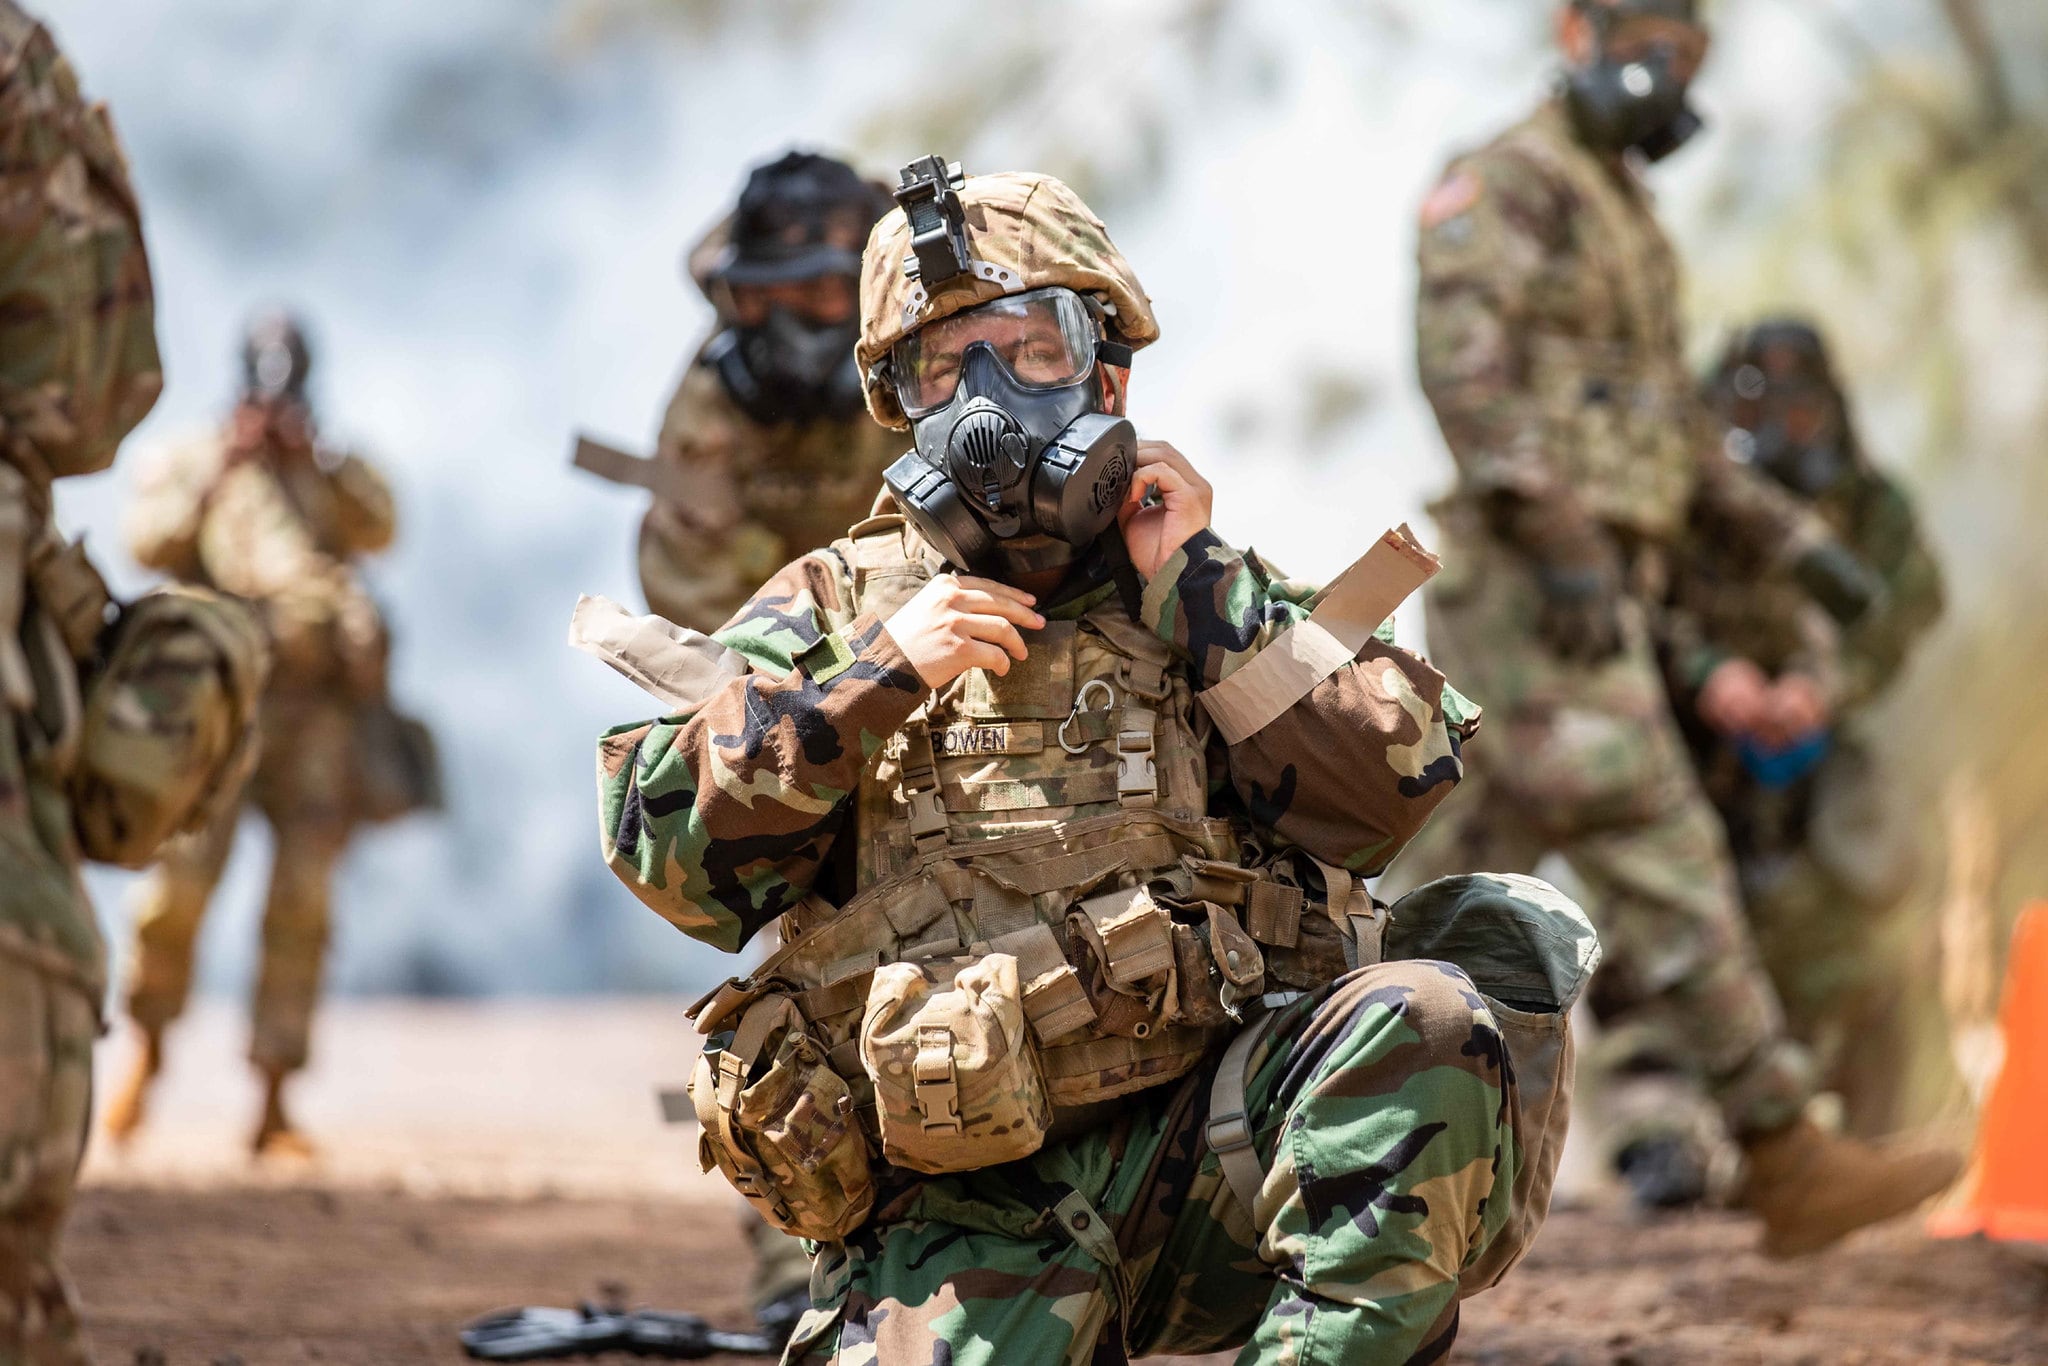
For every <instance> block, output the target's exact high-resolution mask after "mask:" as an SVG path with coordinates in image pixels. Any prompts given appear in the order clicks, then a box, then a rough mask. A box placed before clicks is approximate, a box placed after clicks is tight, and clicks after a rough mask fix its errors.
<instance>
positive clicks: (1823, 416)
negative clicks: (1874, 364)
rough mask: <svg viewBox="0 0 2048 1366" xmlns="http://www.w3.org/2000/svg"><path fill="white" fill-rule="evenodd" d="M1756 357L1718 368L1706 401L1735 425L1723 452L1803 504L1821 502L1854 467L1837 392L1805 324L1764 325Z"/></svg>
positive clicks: (1755, 341)
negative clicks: (1765, 477)
mask: <svg viewBox="0 0 2048 1366" xmlns="http://www.w3.org/2000/svg"><path fill="white" fill-rule="evenodd" d="M1750 335H1751V344H1752V346H1753V347H1754V348H1755V353H1754V354H1753V355H1752V356H1750V357H1748V358H1742V357H1740V356H1738V357H1734V358H1731V359H1730V360H1728V361H1725V362H1723V369H1722V372H1721V374H1722V377H1721V378H1720V379H1719V380H1718V381H1717V385H1718V387H1717V388H1716V389H1715V390H1714V392H1713V394H1712V398H1713V400H1714V401H1715V402H1717V403H1718V404H1719V405H1720V407H1721V410H1722V412H1723V413H1724V414H1725V415H1726V416H1727V417H1728V419H1729V420H1730V421H1731V422H1732V423H1733V424H1734V425H1733V426H1732V428H1731V430H1730V432H1729V438H1728V440H1729V450H1730V451H1731V452H1732V453H1733V454H1734V455H1735V457H1736V458H1737V459H1739V460H1742V461H1743V462H1745V463H1747V464H1749V465H1752V466H1754V467H1755V468H1756V469H1757V470H1759V471H1760V472H1762V473H1764V474H1767V475H1769V476H1770V477H1771V478H1772V479H1774V480H1776V481H1777V482H1778V483H1780V484H1782V485H1784V486H1785V487H1786V488H1788V489H1790V490H1791V491H1792V492H1794V493H1796V494H1798V495H1800V496H1801V497H1802V498H1808V499H1813V498H1819V497H1822V496H1824V495H1825V494H1827V493H1829V492H1830V491H1831V490H1833V489H1834V488H1835V487H1836V486H1837V485H1839V484H1840V483H1841V482H1842V481H1843V480H1844V479H1845V478H1847V477H1848V476H1849V475H1850V474H1851V473H1852V472H1853V471H1854V470H1855V469H1856V466H1857V458H1856V454H1855V449H1854V443H1853V438H1851V437H1850V436H1849V422H1848V415H1847V413H1846V411H1845V410H1844V408H1843V404H1842V395H1841V391H1840V390H1839V389H1838V388H1836V386H1835V383H1834V380H1833V378H1832V376H1831V375H1830V374H1829V371H1828V368H1827V361H1826V357H1825V353H1824V352H1823V351H1822V349H1821V342H1820V337H1819V335H1818V334H1817V333H1815V332H1813V331H1812V330H1811V329H1810V328H1808V327H1806V326H1805V325H1804V324H1790V323H1778V324H1766V325H1764V326H1763V327H1760V328H1758V329H1757V330H1756V331H1755V332H1753V333H1751V334H1750Z"/></svg>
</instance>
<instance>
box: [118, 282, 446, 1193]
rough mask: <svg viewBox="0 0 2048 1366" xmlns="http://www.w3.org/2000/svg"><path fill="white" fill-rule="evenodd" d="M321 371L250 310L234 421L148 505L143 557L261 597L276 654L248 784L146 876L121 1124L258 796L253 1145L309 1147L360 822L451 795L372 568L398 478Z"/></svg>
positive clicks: (181, 994) (158, 483) (298, 1151)
mask: <svg viewBox="0 0 2048 1366" xmlns="http://www.w3.org/2000/svg"><path fill="white" fill-rule="evenodd" d="M311 372H312V353H311V350H310V348H309V347H308V345H307V341H306V336H305V332H304V329H303V328H302V327H301V325H300V324H299V322H298V321H297V320H296V319H295V318H293V317H291V316H290V315H288V314H285V313H269V314H265V315H263V316H260V317H258V318H256V319H255V320H254V321H252V322H251V323H250V324H249V327H248V329H247V332H246V334H245V336H244V338H243V343H242V393H241V395H240V397H239V398H238V400H237V401H236V404H235V409H234V412H233V413H232V414H231V415H230V417H229V419H228V422H227V425H226V428H225V430H223V431H222V432H220V433H219V434H218V435H216V436H213V437H211V438H208V439H206V440H203V441H200V442H197V443H193V444H190V445H187V446H183V447H179V448H174V449H172V450H170V451H167V452H165V453H164V455H163V456H162V457H160V458H159V459H158V460H157V461H156V463H155V464H154V465H152V466H151V467H149V468H148V469H146V470H145V471H144V478H143V480H142V481H141V482H140V483H139V485H138V488H137V491H136V498H135V502H134V504H133V505H132V507H131V509H130V517H129V523H128V538H129V548H130V550H131V551H132V553H133V554H134V556H135V558H136V559H137V560H138V561H139V562H141V563H142V564H143V565H144V566H146V567H148V568H151V569H156V570H160V571H162V572H163V573H166V574H168V575H170V576H171V577H172V578H173V579H175V580H177V581H179V582H181V583H190V584H201V585H205V586H206V587H209V588H213V589H217V590H219V591H221V592H223V593H228V594H232V595H233V596H235V597H237V598H240V599H242V600H244V601H246V602H248V603H249V604H251V605H252V606H253V607H255V608H256V610H257V612H258V614H259V616H260V617H261V619H262V622H263V625H264V628H265V630H266V632H267V633H268V635H269V638H270V642H271V648H272V652H273V655H274V657H275V667H274V668H273V670H272V673H271V678H270V687H269V689H268V691H267V692H266V693H265V695H264V698H263V751H262V757H261V760H260V762H259V763H258V765H257V768H256V771H255V774H254V776H253V777H252V778H251V780H250V782H249V784H248V786H247V788H246V790H244V791H243V792H242V793H241V801H240V802H239V803H236V804H234V805H232V806H230V807H229V809H228V810H226V811H225V812H224V813H223V814H222V817H221V819H220V820H218V821H216V822H215V823H214V824H213V825H212V826H210V827H209V828H208V829H206V830H205V831H203V832H201V833H199V834H197V835H195V836H193V837H192V838H190V839H186V840H182V841H180V842H179V843H178V844H176V845H175V846H173V847H172V848H171V849H170V850H168V851H167V852H166V854H165V857H164V860H163V863H162V866H161V867H159V868H158V870H157V871H156V873H155V874H154V875H152V877H151V878H150V880H149V882H148V883H147V884H146V885H145V886H144V888H143V889H142V893H141V898H140V902H139V904H138V907H137V913H136V922H135V945H134V953H133V957H132V960H131V967H130V971H129V978H128V989H127V1004H128V1013H129V1016H130V1017H131V1018H132V1019H133V1020H134V1021H135V1023H136V1026H137V1028H138V1030H139V1031H140V1035H141V1048H140V1051H139V1054H138V1059H137V1062H136V1066H135V1070H134V1072H133V1073H132V1075H130V1076H129V1078H128V1079H127V1081H126V1083H125V1084H124V1085H123V1086H122V1087H121V1089H120V1090H119V1091H118V1092H117V1093H116V1095H115V1097H114V1100H113V1103H112V1104H111V1105H110V1107H109V1109H108V1114H107V1128H108V1130H109V1132H110V1133H112V1134H113V1135H114V1136H115V1137H116V1138H120V1139H125V1138H127V1137H129V1136H130V1135H132V1134H133V1133H134V1132H135V1131H136V1130H137V1128H138V1127H140V1125H141V1124H142V1122H143V1118H144V1113H145V1103H146V1100H147V1097H148V1092H149V1088H150V1085H151V1083H152V1081H153V1080H154V1078H155V1077H156V1075H157V1072H158V1071H159V1069H160V1067H161V1065H162V1062H163V1051H164V1035H165V1032H166V1031H167V1030H168V1029H169V1027H170V1025H171V1023H172V1022H173V1021H175V1020H176V1019H177V1018H178V1016H179V1015H180V1014H181V1013H182V1012H183V1010H184V1008H185V1001H186V997H187V995H188V994H189V992H190V990H191V985H192V971H193V948H194V944H195V942H196V940H197V938H198V934H199V928H200V924H201V921H202V919H203V918H204V916H205V914H206V908H207V905H208V903H209V902H210V901H211V900H212V897H213V893H214V889H215V887H216V886H217V885H218V884H219V882H220V878H221V874H222V871H223V870H224V869H225V867H226V865H227V860H228V856H229V854H230V853H231V852H232V850H233V847H234V838H235V829H236V826H237V823H238V817H239V815H240V812H241V807H242V806H243V805H247V806H249V807H252V808H254V809H255V810H257V811H259V812H260V813H262V815H263V818H264V819H265V820H266V821H267V822H268V823H269V825H270V828H271V833H272V836H273V839H274V843H275V849H274V853H273V856H272V861H271V873H270V887H269V892H268V895H267V897H266V899H265V901H264V908H263V946H262V954H261V964H260V967H259V970H258V973H257V982H256V991H255V1000H254V1003H253V1006H252V1012H251V1013H252V1029H251V1033H250V1044H249V1058H250V1061H251V1062H252V1063H253V1064H254V1065H255V1068H256V1071H257V1073H258V1075H259V1078H260V1080H261V1083H262V1087H263V1101H262V1106H261V1109H260V1112H259V1118H258V1120H257V1123H256V1126H255V1129H254V1131H253V1132H252V1135H251V1138H250V1147H251V1150H252V1151H253V1152H254V1153H255V1154H257V1155H259V1156H262V1155H271V1154H285V1155H303V1154H305V1153H307V1152H308V1151H310V1145H309V1143H308V1142H307V1140H306V1139H305V1137H304V1135H303V1134H301V1133H300V1131H299V1130H298V1129H297V1128H296V1127H295V1126H294V1125H293V1123H292V1121H291V1118H290V1116H289V1114H288V1112H287V1110H286V1107H285V1097H284V1092H285V1083H286V1081H287V1080H288V1079H289V1078H290V1077H291V1076H292V1074H293V1073H295V1072H297V1071H299V1070H300V1069H302V1068H303V1067H304V1066H305V1065H306V1060H307V1054H308V1050H309V1047H310V1043H311V1033H312V1022H313V1012H314V1008H315V1006H316V1004H317V1003H318V1000H319V995H320V980H321V972H322V968H323V966H324V964H325V961H326V951H327V941H328V921H329V904H328V899H329V893H330V888H331V884H332V882H333V879H334V871H335V866H336V864H337V863H338V862H339V861H340V859H341V855H342V852H343V850H344V849H345V848H346V847H347V845H348V841H349V837H350V834H351V832H352V831H353V829H354V828H355V827H356V826H357V825H358V824H359V823H360V822H362V821H365V820H385V819H390V818H392V817H395V816H397V815H401V814H404V813H405V812H407V811H410V810H414V809H417V808H419V807H422V806H430V805H433V804H435V803H436V802H437V800H438V786H437V784H438V774H437V771H436V768H435V763H434V757H433V751H432V744H431V740H430V739H429V737H428V736H427V733H426V731H425V729H424V727H422V726H420V725H419V724H418V723H417V722H414V721H411V720H409V719H407V718H404V717H401V716H399V715H398V714H397V713H396V712H394V711H392V710H391V708H390V704H389V702H388V700H387V698H386V691H385V671H386V661H387V657H388V654H389V646H390V641H389V635H388V632H387V630H386V627H385V622H384V615H383V612H382V610H381V609H380V608H379V607H378V605H377V604H376V602H375V601H374V600H373V599H372V598H371V596H370V594H369V591H368V589H367V588H366V587H365V586H364V584H363V581H362V578H361V576H360V574H359V572H358V570H357V567H356V561H357V560H358V559H360V558H361V557H362V556H364V555H368V554H372V553H374V552H376V551H379V550H382V549H383V548H384V547H386V546H387V545H389V544H390V543H391V538H392V533H393V530H394V509H393V505H392V498H391V491H390V489H389V487H388V486H387V485H386V484H385V482H384V478H383V476H382V475H380V474H379V473H378V472H377V471H376V470H375V468H373V467H372V466H371V465H370V464H369V463H368V462H367V461H365V460H363V459H362V458H361V457H359V456H355V455H349V454H345V453H343V452H340V451H336V450H334V449H332V448H330V447H328V446H327V445H325V444H324V443H322V442H321V441H320V440H319V439H318V435H317V432H316V429H315V423H314V415H313V409H312V405H311V403H310V401H309V399H308V395H307V387H306V386H307V381H308V379H309V378H310V376H311Z"/></svg>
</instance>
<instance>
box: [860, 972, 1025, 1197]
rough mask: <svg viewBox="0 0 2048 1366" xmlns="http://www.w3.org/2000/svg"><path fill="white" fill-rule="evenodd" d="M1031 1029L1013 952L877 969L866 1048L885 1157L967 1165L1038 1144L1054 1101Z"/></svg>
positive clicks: (906, 1162) (864, 1026) (948, 1168)
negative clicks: (1048, 1090)
mask: <svg viewBox="0 0 2048 1366" xmlns="http://www.w3.org/2000/svg"><path fill="white" fill-rule="evenodd" d="M1026 1031H1027V1026H1026V1024H1025V1019H1024V1003H1023V991H1022V988H1021V986H1020V984H1019V982H1018V973H1017V960H1016V959H1015V958H1013V957H1012V956H1010V955H1009V954H1007V953H990V954H987V955H984V956H982V957H979V958H957V959H935V960H932V961H928V962H923V963H889V964H886V965H884V966H883V967H881V968H878V969H877V970H876V971H875V977H874V981H873V983H872V984H871V985H870V986H869V988H868V1006H867V1012H866V1014H865V1016H864V1017H863V1018H862V1021H861V1031H860V1057H861V1064H862V1066H863V1067H865V1068H866V1070H867V1074H868V1077H869V1079H870V1080H871V1081H872V1082H873V1083H874V1087H875V1111H876V1119H877V1122H878V1123H879V1125H880V1128H881V1135H882V1156H883V1158H884V1159H885V1160H887V1161H889V1162H892V1163H894V1164H896V1165H897V1166H899V1167H908V1168H910V1169H911V1170H913V1171H921V1172H935V1173H936V1172H962V1171H973V1170H975V1169H976V1168H979V1167H992V1166H995V1165H996V1164H998V1163H1001V1162H1013V1161H1015V1160H1017V1159H1018V1158H1020V1157H1029V1156H1030V1155H1031V1154H1032V1153H1035V1152H1037V1151H1038V1149H1039V1147H1040V1145H1042V1144H1043V1143H1044V1142H1045V1135H1046V1131H1047V1130H1048V1129H1049V1128H1050V1127H1051V1126H1052V1101H1051V1099H1050V1098H1049V1097H1048V1095H1047V1093H1046V1089H1045V1078H1044V1076H1043V1075H1042V1073H1041V1072H1040V1070H1039V1065H1038V1055H1037V1053H1036V1051H1035V1050H1034V1049H1033V1048H1032V1046H1031V1041H1030V1037H1029V1035H1028V1033H1027V1032H1026Z"/></svg>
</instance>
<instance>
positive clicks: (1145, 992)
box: [1067, 886, 1177, 1039]
mask: <svg viewBox="0 0 2048 1366" xmlns="http://www.w3.org/2000/svg"><path fill="white" fill-rule="evenodd" d="M1067 925H1068V928H1069V930H1070V931H1071V934H1070V936H1069V942H1070V943H1071V944H1073V945H1075V947H1076V950H1077V952H1076V954H1075V956H1076V957H1077V958H1079V959H1080V960H1081V961H1080V962H1079V963H1077V964H1076V967H1077V969H1078V970H1079V971H1080V973H1081V979H1082V982H1083V984H1084V985H1085V986H1086V988H1087V991H1088V998H1089V1000H1091V1001H1092V1002H1093V1003H1094V1005H1095V1016H1096V1028H1098V1029H1100V1030H1101V1031H1102V1032H1103V1033H1105V1034H1115V1035H1119V1036H1121V1037H1123V1038H1127V1039H1146V1038H1150V1037H1151V1035H1152V1032H1153V1031H1154V1030H1155V1029H1157V1028H1158V1027H1159V1026H1160V1025H1161V1024H1162V1023H1164V1022H1165V1017H1166V1013H1167V1011H1168V1010H1169V1008H1170V1007H1171V1006H1172V1004H1173V1002H1174V999H1175V995H1176V992H1175V982H1174V979H1175V977H1176V975H1177V974H1176V966H1177V957H1176V953H1175V949H1174V924H1173V917H1172V915H1171V914H1169V913H1168V911H1167V909H1166V907H1164V906H1162V905H1160V904H1159V902H1158V901H1157V900H1155V899H1154V898H1153V896H1152V893H1151V892H1150V891H1149V890H1148V889H1147V888H1145V887H1142V886H1140V887H1122V888H1119V889H1117V890H1116V891H1112V892H1104V893H1102V894H1101V895H1099V896H1091V897H1089V898H1088V899H1087V900H1085V901H1083V902H1081V903H1080V905H1078V906H1077V907H1075V908H1074V910H1073V911H1072V912H1071V913H1069V915H1068V916H1067Z"/></svg>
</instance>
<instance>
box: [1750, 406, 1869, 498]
mask: <svg viewBox="0 0 2048 1366" xmlns="http://www.w3.org/2000/svg"><path fill="white" fill-rule="evenodd" d="M1750 442H1751V444H1750V450H1751V457H1750V458H1751V459H1752V460H1753V461H1754V462H1755V464H1756V467H1757V468H1758V469H1760V470H1762V471H1763V472H1764V473H1766V474H1768V475H1770V476H1771V478H1773V479H1775V480H1777V481H1778V482H1779V483H1780V484H1783V485H1784V486H1785V487H1786V488H1788V489H1790V490H1792V492H1794V493H1796V494H1798V495H1800V496H1801V497H1803V498H1818V497H1820V496H1821V495H1822V494H1824V493H1826V492H1828V490H1830V489H1832V488H1834V486H1835V485H1836V484H1838V483H1840V482H1841V481H1842V476H1843V475H1845V474H1847V473H1848V472H1849V468H1850V461H1849V455H1848V452H1846V451H1844V450H1843V449H1842V447H1841V444H1840V443H1839V442H1836V441H1833V440H1820V441H1808V442H1798V441H1794V440H1793V439H1792V437H1791V435H1790V434H1789V433H1787V432H1786V430H1785V428H1784V426H1783V424H1781V423H1777V422H1766V423H1764V424H1763V425H1762V426H1760V427H1758V428H1757V430H1756V431H1755V432H1753V433H1751V434H1750Z"/></svg>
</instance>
